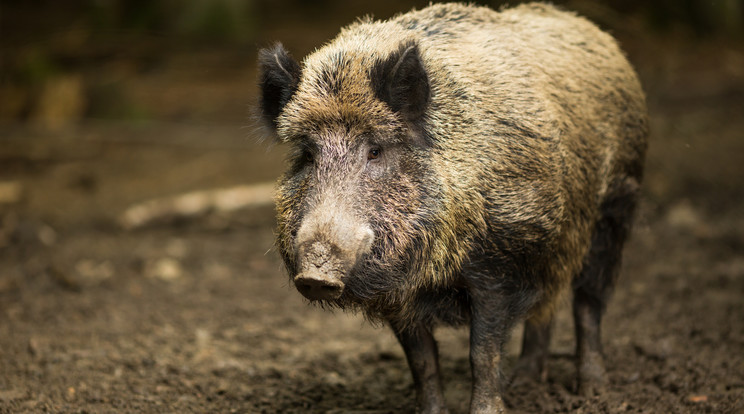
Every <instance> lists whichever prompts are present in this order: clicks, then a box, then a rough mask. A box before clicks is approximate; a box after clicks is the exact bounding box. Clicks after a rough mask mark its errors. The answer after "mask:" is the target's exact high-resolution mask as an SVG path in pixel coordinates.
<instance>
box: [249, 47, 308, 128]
mask: <svg viewBox="0 0 744 414" xmlns="http://www.w3.org/2000/svg"><path fill="white" fill-rule="evenodd" d="M258 64H259V72H260V78H259V82H260V87H261V114H262V115H263V117H264V119H265V120H266V121H268V122H269V124H270V125H271V126H272V127H274V128H276V119H277V117H278V116H279V114H280V113H282V109H284V105H286V104H287V102H289V99H290V98H291V97H292V95H293V94H294V92H295V90H297V84H298V83H299V81H300V65H299V64H298V63H297V61H295V60H294V59H293V58H292V57H291V56H290V55H289V53H287V51H286V50H285V49H284V46H282V44H281V43H277V44H276V45H274V47H271V48H265V49H261V50H260V51H259V52H258Z"/></svg>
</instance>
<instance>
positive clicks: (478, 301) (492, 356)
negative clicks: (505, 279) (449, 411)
mask: <svg viewBox="0 0 744 414" xmlns="http://www.w3.org/2000/svg"><path fill="white" fill-rule="evenodd" d="M470 299H471V321H470V369H471V372H472V375H473V394H472V397H471V400H470V413H471V414H476V413H477V414H485V413H488V414H494V413H505V412H506V407H505V405H504V400H503V398H502V396H501V391H502V378H501V357H502V349H503V346H504V342H505V341H506V339H507V337H508V332H509V330H510V329H511V326H512V325H513V323H514V320H515V319H516V317H517V316H518V313H519V308H520V305H519V302H520V301H518V300H514V301H510V300H509V297H508V296H506V295H503V294H500V293H499V292H498V291H496V290H493V289H488V288H484V287H476V288H472V289H471V291H470Z"/></svg>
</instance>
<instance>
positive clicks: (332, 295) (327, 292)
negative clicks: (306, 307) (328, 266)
mask: <svg viewBox="0 0 744 414" xmlns="http://www.w3.org/2000/svg"><path fill="white" fill-rule="evenodd" d="M294 282H295V286H297V290H298V291H299V292H300V293H301V294H302V295H303V296H305V297H306V298H308V299H310V300H333V299H338V297H339V296H341V293H342V292H343V290H344V284H343V283H342V282H341V281H340V280H337V279H334V278H331V277H329V276H326V275H314V276H308V275H304V274H301V275H298V276H297V277H295V280H294Z"/></svg>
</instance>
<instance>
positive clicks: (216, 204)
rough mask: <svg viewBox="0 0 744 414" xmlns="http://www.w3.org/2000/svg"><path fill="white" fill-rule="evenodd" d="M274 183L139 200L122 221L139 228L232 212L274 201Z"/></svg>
mask: <svg viewBox="0 0 744 414" xmlns="http://www.w3.org/2000/svg"><path fill="white" fill-rule="evenodd" d="M273 195H274V183H273V182H272V183H259V184H253V185H240V186H236V187H230V188H221V189H214V190H206V191H194V192H190V193H185V194H181V195H177V196H173V197H164V198H156V199H152V200H148V201H145V202H142V203H138V204H135V205H133V206H131V207H129V208H128V209H126V210H125V211H124V213H122V215H121V216H120V217H119V223H120V224H121V226H122V227H124V228H125V229H129V230H131V229H136V228H139V227H144V226H147V225H149V224H152V223H155V222H162V221H168V220H173V219H179V218H189V217H195V216H201V215H204V214H206V213H208V212H220V213H223V212H230V211H235V210H240V209H244V208H256V207H263V206H268V205H271V204H272V202H273Z"/></svg>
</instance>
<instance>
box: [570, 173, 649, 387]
mask: <svg viewBox="0 0 744 414" xmlns="http://www.w3.org/2000/svg"><path fill="white" fill-rule="evenodd" d="M628 181H629V182H630V181H632V180H628ZM626 187H627V188H626V189H624V190H625V191H620V192H619V193H620V194H619V195H616V196H614V197H611V198H609V199H607V200H606V201H605V202H604V203H603V204H602V210H601V211H602V214H603V216H602V217H601V218H600V220H599V221H598V222H597V224H596V226H595V229H594V234H593V236H592V245H591V249H590V251H589V254H588V256H587V258H586V260H585V261H584V268H583V269H582V271H581V274H580V275H579V277H578V278H577V279H576V280H575V281H574V286H573V291H574V300H573V314H574V324H575V328H576V356H577V361H576V362H577V379H578V387H577V391H578V393H579V394H580V395H583V396H586V397H589V396H593V395H596V394H598V393H600V392H602V390H603V389H604V387H605V386H606V385H607V378H606V374H605V369H604V362H603V357H602V345H601V338H600V323H601V319H602V314H603V313H604V310H605V306H606V304H607V300H608V299H609V297H610V294H611V293H612V288H613V287H614V284H615V281H616V279H617V275H618V272H619V267H620V259H621V255H622V247H623V243H624V242H625V238H626V236H627V234H628V231H629V228H630V225H631V219H632V215H633V210H634V207H635V200H636V190H637V188H638V186H637V184H635V182H632V183H631V185H627V186H626Z"/></svg>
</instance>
